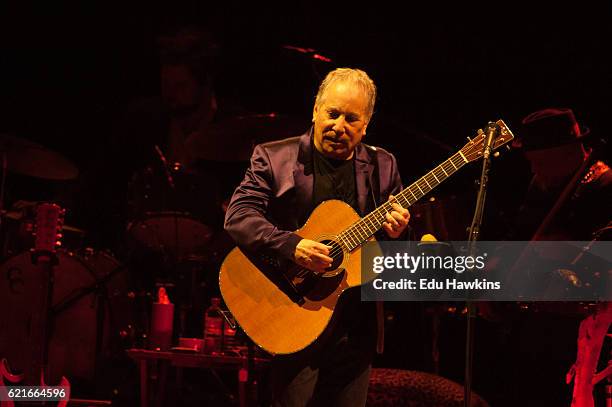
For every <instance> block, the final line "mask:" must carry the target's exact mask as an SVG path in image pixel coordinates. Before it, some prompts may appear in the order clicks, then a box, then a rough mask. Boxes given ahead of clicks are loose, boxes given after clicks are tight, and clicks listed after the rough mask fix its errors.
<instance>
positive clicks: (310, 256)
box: [293, 239, 333, 273]
mask: <svg viewBox="0 0 612 407" xmlns="http://www.w3.org/2000/svg"><path fill="white" fill-rule="evenodd" d="M331 248H332V247H331V246H327V245H324V244H323V243H319V242H315V241H314V240H310V239H302V240H300V242H299V243H298V244H297V246H296V247H295V253H294V255H293V257H294V261H295V262H296V263H297V264H299V265H300V266H302V267H304V268H307V269H308V270H311V271H314V272H315V273H324V272H325V269H326V268H329V267H330V266H331V264H332V262H333V259H332V258H331V257H329V251H330V250H331Z"/></svg>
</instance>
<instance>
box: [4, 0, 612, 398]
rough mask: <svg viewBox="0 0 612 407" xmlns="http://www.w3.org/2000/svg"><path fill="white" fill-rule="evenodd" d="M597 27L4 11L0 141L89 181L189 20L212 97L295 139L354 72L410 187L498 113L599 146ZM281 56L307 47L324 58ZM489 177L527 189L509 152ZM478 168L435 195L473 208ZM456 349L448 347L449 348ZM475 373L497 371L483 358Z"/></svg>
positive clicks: (598, 13) (139, 8) (554, 13)
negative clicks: (73, 169)
mask: <svg viewBox="0 0 612 407" xmlns="http://www.w3.org/2000/svg"><path fill="white" fill-rule="evenodd" d="M609 17H610V7H609V4H607V2H587V1H582V2H572V3H562V2H544V3H542V2H533V3H531V4H528V3H517V2H502V3H496V6H495V7H494V8H493V7H491V5H485V6H477V5H471V4H467V2H460V3H459V2H457V3H454V4H450V5H449V4H445V2H429V3H428V4H418V8H417V4H416V3H414V2H406V3H404V4H403V5H401V4H400V3H399V2H371V3H369V4H357V3H348V2H335V3H332V2H325V3H323V2H321V3H318V2H285V3H282V4H272V3H267V2H259V1H258V2H249V3H245V4H243V3H241V2H238V1H233V0H225V1H222V2H215V3H214V4H213V2H202V1H187V2H180V3H179V2H166V3H159V4H158V3H155V4H154V3H150V2H101V1H100V2H77V1H73V2H68V1H65V2H44V3H43V2H41V4H33V3H28V2H17V1H13V2H4V3H3V5H2V8H1V11H0V44H1V49H0V133H10V134H14V135H16V136H18V137H22V138H26V139H30V140H34V141H37V142H40V143H41V144H43V145H44V146H46V147H48V148H51V149H54V150H56V151H59V152H61V153H63V154H64V155H66V156H67V157H69V158H70V159H71V160H73V161H74V162H75V163H76V164H77V165H78V166H79V168H80V170H81V173H83V174H87V173H88V171H89V170H90V167H91V165H92V163H93V162H94V161H95V160H94V158H97V157H98V155H99V153H100V151H103V150H101V149H102V148H103V146H104V145H105V143H106V141H107V140H108V139H109V138H110V137H111V133H112V131H113V123H114V121H115V120H116V118H117V117H118V116H119V115H120V114H121V113H122V112H123V111H124V109H125V108H126V106H127V105H129V104H130V102H131V101H133V100H135V99H138V98H143V97H151V96H155V95H158V94H159V80H158V70H159V59H158V54H157V50H156V43H155V38H156V35H158V34H159V33H160V32H163V31H164V30H166V29H168V27H172V26H174V25H177V24H185V23H192V24H201V25H204V26H206V27H208V28H209V29H210V30H211V32H212V33H213V34H214V36H215V37H216V39H217V41H218V43H219V44H220V58H219V61H220V62H219V75H218V78H217V81H216V87H217V92H218V93H219V96H220V97H221V98H228V99H233V100H237V101H238V102H239V103H240V104H241V105H242V106H244V107H245V108H247V109H248V110H250V111H253V112H270V111H276V112H280V113H284V114H289V115H294V116H297V117H301V118H303V119H304V129H306V128H307V127H308V125H309V122H310V114H311V113H310V112H311V109H312V102H313V99H314V95H315V93H316V87H317V85H318V83H319V81H320V79H321V78H322V77H323V76H324V75H325V74H326V73H327V71H329V70H331V69H333V68H335V67H338V66H351V67H359V68H362V69H364V70H366V71H367V72H368V73H369V74H370V75H371V77H372V78H373V79H374V81H375V82H376V83H377V85H378V89H379V100H378V104H377V107H376V113H375V116H374V121H373V123H372V125H371V127H370V128H369V130H368V136H367V139H366V140H365V141H366V142H369V143H371V144H375V145H381V146H384V147H385V148H387V149H389V150H391V151H392V152H394V154H395V155H396V157H397V158H398V161H399V164H400V169H401V172H402V176H403V179H404V183H409V182H412V180H414V179H416V177H418V176H421V175H423V174H424V173H425V172H426V171H428V170H429V169H431V168H433V166H435V165H436V164H437V163H438V162H439V161H441V160H443V159H445V158H447V157H448V156H449V155H450V154H451V153H452V152H454V151H456V150H457V149H458V148H460V147H461V146H462V145H463V144H464V142H465V137H467V136H472V135H474V134H475V132H476V130H477V129H478V128H481V127H483V126H485V125H486V123H487V122H488V121H489V120H496V119H498V118H501V119H503V120H504V121H505V122H506V123H507V124H508V125H509V127H510V128H511V130H513V131H514V132H515V133H516V134H518V133H519V132H520V126H519V125H520V120H521V118H522V117H524V116H526V115H527V114H529V113H531V112H533V111H535V110H538V109H541V108H545V107H571V108H572V109H573V110H574V112H575V114H576V117H577V119H578V121H579V122H580V123H582V124H584V125H586V126H588V127H589V128H590V129H591V131H592V133H593V134H595V135H596V136H597V137H598V138H603V139H609V130H608V128H607V124H608V118H609V109H610V107H611V106H610V105H611V104H610V99H609V98H610V95H609V94H610V90H611V87H610V82H611V78H612V75H611V68H612V67H611V63H610V62H611V58H610V50H611V49H612V48H611V44H610V43H611V38H612V36H611V34H612V32H611V31H612V28H611V25H610V24H609ZM283 45H293V46H299V47H307V48H314V49H315V50H317V52H319V53H320V54H322V55H324V56H327V57H329V58H331V59H332V60H333V62H332V63H325V62H321V61H315V60H313V59H312V58H310V57H309V56H307V55H304V54H300V53H297V52H295V51H290V50H287V49H285V48H283V47H282V46H283ZM602 151H603V152H604V153H605V152H607V151H606V150H602ZM608 151H609V150H608ZM108 165H109V166H112V165H113V161H112V157H108ZM494 166H495V167H494V169H493V173H492V177H491V187H490V188H491V191H492V194H491V198H490V199H491V200H492V202H497V203H499V202H504V203H506V204H508V205H512V202H513V199H519V197H517V195H518V194H517V191H520V188H521V187H524V183H525V179H526V178H525V177H526V173H525V167H524V162H522V161H521V159H520V156H519V155H518V154H517V153H516V152H510V153H507V154H506V156H505V157H503V158H502V159H501V160H497V161H496V162H494ZM477 173H478V166H476V165H473V166H472V167H471V168H470V169H468V170H466V171H465V172H464V173H463V174H460V175H457V176H456V179H455V180H454V181H449V182H447V185H444V187H443V188H441V189H440V190H439V192H438V194H439V196H441V197H449V196H460V197H463V196H467V198H466V202H472V200H471V197H472V196H473V195H474V194H475V189H474V188H473V182H472V181H473V180H474V178H475V177H476V175H477ZM78 198H79V197H78V196H77V197H76V199H77V200H78ZM73 199H74V198H73ZM461 199H463V198H461ZM466 208H467V212H470V210H471V207H469V206H468V207H462V211H464V212H465V211H466ZM69 209H70V208H69ZM455 209H456V208H455ZM453 210H454V209H453V208H451V207H448V208H447V209H446V213H445V215H446V216H450V217H451V218H452V217H453V215H456V216H458V213H459V212H451V213H448V211H453ZM466 216H467V215H466ZM485 222H486V221H485ZM77 226H79V225H77ZM493 226H495V225H493ZM459 229H461V227H459ZM93 234H94V235H95V231H93ZM462 238H463V237H457V239H458V240H459V239H462ZM414 308H415V309H414V310H413V311H414V313H413V314H411V315H412V316H408V317H404V320H403V321H402V320H400V322H399V323H402V324H403V323H406V324H407V325H410V324H412V325H411V326H414V327H417V329H418V327H419V326H420V325H419V324H425V322H423V321H422V320H419V318H426V317H425V316H423V315H424V314H423V313H422V312H421V311H422V310H419V309H417V308H418V307H417V306H415V307H414ZM414 315H416V316H414ZM451 325H452V324H451ZM451 325H447V327H450V326H451ZM458 331H459V332H460V329H459V330H458ZM453 332H454V334H456V332H457V331H453V330H452V329H451V328H448V331H447V332H446V334H449V333H450V335H453ZM390 335H391V336H390V337H389V343H390V344H391V347H390V348H388V349H392V351H390V354H389V355H390V356H388V357H387V359H383V363H386V364H387V365H396V366H400V367H408V368H410V367H411V366H412V367H415V366H416V367H423V366H425V365H426V363H425V362H424V359H425V356H418V355H417V356H415V353H414V349H419V351H418V352H417V353H418V354H419V355H422V352H421V350H420V349H421V348H420V347H422V346H423V347H424V348H426V343H427V341H429V340H430V338H429V337H428V336H427V333H423V332H421V333H418V332H417V333H414V334H413V333H412V332H406V329H404V328H401V327H399V325H397V326H396V331H393V330H392V331H391V333H390ZM393 335H395V336H393ZM406 337H408V338H409V339H407V340H404V338H406ZM447 341H450V339H448V338H447ZM451 342H452V341H451ZM458 342H460V341H458ZM424 344H425V345H424ZM455 345H456V348H455V350H456V351H457V352H460V350H461V349H462V348H461V344H460V343H455V344H454V345H453V346H455ZM411 346H412V347H411ZM449 349H451V351H449V352H450V353H448V354H446V359H445V360H447V361H452V362H453V363H455V365H453V366H451V367H450V368H448V370H447V373H448V374H449V375H450V376H454V378H456V379H458V378H460V374H461V368H462V365H461V363H462V359H461V355H460V354H459V353H457V354H456V355H455V356H453V355H454V354H453V353H452V352H454V350H452V349H453V348H452V346H451V345H449ZM393 352H395V353H393ZM499 352H500V353H503V352H504V349H503V348H500V350H499ZM398 357H399V358H404V359H402V361H404V362H405V363H404V362H398V360H399V359H398ZM447 363H448V362H447ZM491 365H492V366H493V368H491ZM485 366H488V367H487V369H489V368H491V369H493V370H491V371H494V370H495V369H497V366H495V360H493V361H489V362H488V364H485ZM487 372H489V370H487ZM485 376H486V374H485ZM485 383H486V380H485ZM516 385H517V386H518V385H519V384H516ZM483 387H484V386H483ZM483 387H481V389H482V388H483ZM510 387H512V385H510ZM493 388H499V386H497V387H496V386H489V387H484V389H483V391H484V393H485V395H486V396H488V398H489V399H492V400H496V396H495V394H492V390H491V389H493ZM498 397H499V396H498ZM493 405H496V404H495V403H494V404H493Z"/></svg>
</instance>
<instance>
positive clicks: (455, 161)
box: [338, 151, 469, 252]
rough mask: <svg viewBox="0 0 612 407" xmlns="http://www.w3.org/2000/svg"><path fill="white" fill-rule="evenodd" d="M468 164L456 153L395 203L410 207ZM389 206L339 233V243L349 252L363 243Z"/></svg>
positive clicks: (379, 209) (382, 221) (400, 195)
mask: <svg viewBox="0 0 612 407" xmlns="http://www.w3.org/2000/svg"><path fill="white" fill-rule="evenodd" d="M468 162H469V161H468V159H467V158H466V157H465V156H464V155H463V153H462V152H461V151H459V152H457V153H456V154H454V155H453V156H452V157H450V158H449V159H447V160H446V161H444V162H443V163H442V164H440V165H438V166H437V167H436V168H434V169H433V170H431V171H429V172H428V173H427V174H425V175H424V176H423V177H421V178H419V179H418V180H417V181H416V182H414V183H413V184H411V185H410V186H408V187H407V188H404V189H403V190H402V192H400V193H399V194H397V195H395V199H396V200H397V203H399V204H400V205H401V206H402V207H404V208H408V207H410V206H411V205H413V204H414V203H415V202H416V201H418V200H419V199H421V198H422V197H423V196H425V195H427V193H429V192H430V191H431V190H433V189H434V188H435V187H437V186H438V185H440V184H441V183H442V181H444V180H445V179H447V178H448V177H450V176H451V175H453V174H454V173H455V172H456V171H457V170H458V169H459V168H461V167H463V166H464V165H465V164H467V163H468ZM391 204H392V202H389V201H387V202H385V203H384V204H382V205H380V206H379V207H378V208H376V209H375V210H374V211H372V212H370V213H369V214H368V215H366V216H364V217H363V218H361V219H360V220H359V221H357V222H355V223H354V224H353V225H351V226H350V227H349V228H347V229H345V230H344V231H343V232H341V233H340V234H339V235H338V238H339V240H340V243H341V244H342V245H343V246H344V247H345V248H346V249H347V250H348V251H349V252H350V251H353V250H354V249H355V248H357V247H359V246H361V245H362V244H363V243H365V242H366V241H367V240H368V239H369V238H370V237H371V236H372V235H374V233H376V232H377V231H378V230H379V229H380V228H381V227H382V224H383V223H384V222H386V217H385V215H386V214H387V213H389V212H391V211H392V210H393V207H392V206H391Z"/></svg>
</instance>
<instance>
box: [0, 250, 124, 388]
mask: <svg viewBox="0 0 612 407" xmlns="http://www.w3.org/2000/svg"><path fill="white" fill-rule="evenodd" d="M57 258H58V264H57V266H55V267H54V286H53V303H52V304H53V305H52V310H51V317H50V318H51V332H50V341H49V359H48V361H49V363H48V364H49V377H48V378H47V380H46V381H47V383H58V382H59V380H60V378H61V376H66V377H68V379H69V380H71V381H73V380H76V381H77V382H78V381H81V380H82V381H86V382H91V381H93V379H94V373H95V372H96V368H97V367H98V366H96V364H102V363H105V362H106V361H107V360H108V359H109V358H110V357H112V356H113V352H115V351H117V350H118V349H120V348H121V347H122V346H124V345H127V340H128V339H129V338H130V337H131V333H132V332H133V322H132V321H133V318H134V300H133V297H134V296H133V295H132V294H131V293H130V292H129V290H128V276H127V272H126V270H125V267H124V266H123V265H122V264H121V263H119V262H118V261H117V260H116V259H115V258H114V257H113V256H112V255H111V254H110V253H107V252H104V251H94V250H91V249H86V250H84V251H83V252H81V253H78V254H75V253H71V252H67V251H59V252H58V253H57ZM43 272H44V271H43V269H41V268H40V267H37V266H35V265H33V264H32V260H31V254H30V253H29V252H25V253H22V254H19V255H17V256H14V257H12V258H10V259H8V260H7V261H6V262H4V263H3V264H2V266H0V293H2V295H0V310H2V312H1V313H0V332H1V335H0V355H1V356H3V357H7V358H8V360H9V363H10V364H11V366H13V367H14V368H16V369H18V370H21V371H25V370H26V368H27V366H29V364H30V363H31V358H32V349H30V348H29V347H28V344H29V341H28V338H29V335H30V334H29V332H30V327H29V322H30V318H31V315H32V314H33V313H35V312H37V311H38V310H34V309H32V308H33V307H32V303H35V302H36V301H33V299H35V298H37V297H38V296H42V295H44V294H43V292H42V291H43V290H42V285H41V283H40V280H39V278H40V276H41V273H43ZM33 345H34V346H35V345H36V344H33ZM97 349H98V351H97Z"/></svg>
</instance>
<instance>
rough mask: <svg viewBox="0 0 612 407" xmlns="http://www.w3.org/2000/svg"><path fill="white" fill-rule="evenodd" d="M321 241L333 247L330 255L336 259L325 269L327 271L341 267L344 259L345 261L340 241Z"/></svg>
mask: <svg viewBox="0 0 612 407" xmlns="http://www.w3.org/2000/svg"><path fill="white" fill-rule="evenodd" d="M320 243H323V244H326V245H328V246H331V247H332V248H331V249H330V250H329V255H330V256H329V257H331V258H332V259H334V261H333V262H332V264H331V266H329V267H328V268H326V269H325V271H333V270H336V269H337V268H338V267H340V265H341V264H342V261H344V251H343V250H342V246H340V245H339V244H338V242H336V241H334V240H331V239H325V240H321V242H320Z"/></svg>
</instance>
